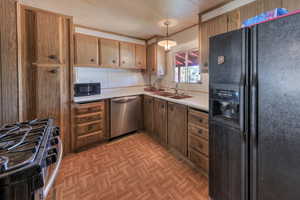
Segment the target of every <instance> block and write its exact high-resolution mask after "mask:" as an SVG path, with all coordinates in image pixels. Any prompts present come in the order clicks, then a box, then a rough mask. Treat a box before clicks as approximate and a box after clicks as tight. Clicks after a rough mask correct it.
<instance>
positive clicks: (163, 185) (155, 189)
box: [48, 133, 208, 200]
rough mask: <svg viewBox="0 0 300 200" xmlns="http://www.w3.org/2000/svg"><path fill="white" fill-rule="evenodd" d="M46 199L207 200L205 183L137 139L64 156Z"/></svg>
mask: <svg viewBox="0 0 300 200" xmlns="http://www.w3.org/2000/svg"><path fill="white" fill-rule="evenodd" d="M49 199H50V200H207V199H208V180H207V178H206V177H204V176H203V175H201V174H200V173H199V172H197V171H196V170H195V169H193V168H192V167H190V166H189V165H187V164H186V163H185V162H184V161H181V160H179V159H177V158H176V157H175V156H174V155H173V154H171V153H170V152H168V151H167V150H166V149H165V148H164V147H162V146H161V145H159V144H158V143H156V142H155V141H154V140H153V139H152V138H150V137H149V136H147V135H146V134H143V133H140V134H134V135H130V136H127V137H124V138H122V139H120V140H117V141H113V142H109V143H106V144H103V145H100V146H98V147H95V148H93V149H90V150H87V151H84V152H81V153H78V154H72V155H70V156H67V157H66V158H65V159H64V160H63V163H62V167H61V169H60V173H59V175H58V177H57V179H56V183H55V186H54V187H53V190H52V193H51V194H50V195H49V197H48V200H49Z"/></svg>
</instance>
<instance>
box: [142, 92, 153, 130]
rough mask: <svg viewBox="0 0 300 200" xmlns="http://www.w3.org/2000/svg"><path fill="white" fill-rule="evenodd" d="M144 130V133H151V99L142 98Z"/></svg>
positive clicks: (148, 97) (147, 97)
mask: <svg viewBox="0 0 300 200" xmlns="http://www.w3.org/2000/svg"><path fill="white" fill-rule="evenodd" d="M144 129H145V131H146V133H148V134H149V135H152V133H153V97H150V96H144Z"/></svg>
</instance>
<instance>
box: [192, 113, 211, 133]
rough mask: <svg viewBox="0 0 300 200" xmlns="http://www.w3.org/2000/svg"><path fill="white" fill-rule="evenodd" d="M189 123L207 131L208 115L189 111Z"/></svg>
mask: <svg viewBox="0 0 300 200" xmlns="http://www.w3.org/2000/svg"><path fill="white" fill-rule="evenodd" d="M189 123H191V124H194V125H196V126H201V127H204V128H207V129H208V114H206V113H203V112H200V111H195V110H191V109H190V110H189Z"/></svg>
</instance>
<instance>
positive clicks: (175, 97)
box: [170, 95, 192, 99]
mask: <svg viewBox="0 0 300 200" xmlns="http://www.w3.org/2000/svg"><path fill="white" fill-rule="evenodd" d="M170 98H172V99H188V98H192V96H188V95H176V96H171V97H170Z"/></svg>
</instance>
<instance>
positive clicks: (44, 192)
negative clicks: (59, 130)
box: [43, 139, 63, 199]
mask: <svg viewBox="0 0 300 200" xmlns="http://www.w3.org/2000/svg"><path fill="white" fill-rule="evenodd" d="M57 146H58V158H57V162H56V164H55V168H54V170H53V172H52V174H51V177H50V178H49V180H48V182H47V185H46V187H45V188H44V190H43V196H44V199H46V197H47V195H48V193H49V190H50V189H51V187H52V185H53V183H54V181H55V178H56V176H57V175H58V170H59V167H60V165H61V161H62V157H63V146H62V142H61V140H60V139H58V145H57Z"/></svg>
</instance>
